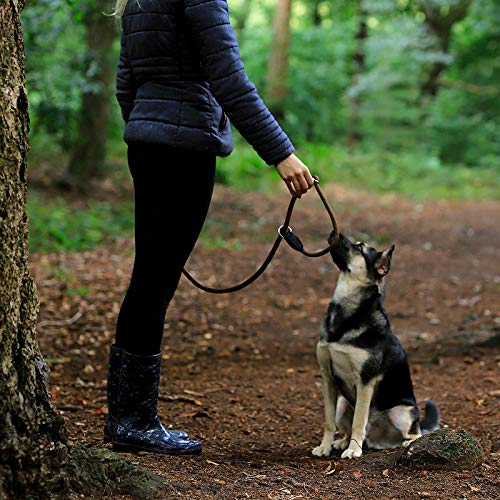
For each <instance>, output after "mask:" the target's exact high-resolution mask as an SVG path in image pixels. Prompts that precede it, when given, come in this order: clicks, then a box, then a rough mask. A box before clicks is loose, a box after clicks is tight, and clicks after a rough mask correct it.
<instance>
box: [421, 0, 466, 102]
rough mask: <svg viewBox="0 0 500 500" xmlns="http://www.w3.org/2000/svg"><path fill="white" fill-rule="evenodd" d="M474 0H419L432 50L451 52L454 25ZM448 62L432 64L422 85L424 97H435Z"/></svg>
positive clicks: (444, 52) (463, 15)
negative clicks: (439, 1) (443, 0)
mask: <svg viewBox="0 0 500 500" xmlns="http://www.w3.org/2000/svg"><path fill="white" fill-rule="evenodd" d="M471 1H472V0H458V1H453V2H451V1H450V2H448V4H447V5H443V4H442V3H438V2H435V0H418V5H419V8H420V10H421V11H422V12H423V14H424V16H425V25H426V28H427V32H428V33H429V35H430V37H431V39H432V40H433V44H432V45H431V47H430V48H431V50H436V51H439V52H441V53H443V54H449V52H450V42H451V35H452V29H453V25H454V24H455V23H457V22H458V21H461V20H462V19H463V18H464V17H465V16H466V15H467V11H468V9H469V6H470V4H471ZM446 67H447V64H446V63H445V62H443V61H437V62H435V63H433V64H432V65H430V67H429V69H428V71H427V75H426V76H425V78H424V80H423V82H422V85H421V87H420V94H421V96H422V97H429V98H431V99H433V98H435V97H436V96H437V94H438V92H439V89H440V86H441V82H440V79H441V74H442V73H443V71H444V70H445V69H446Z"/></svg>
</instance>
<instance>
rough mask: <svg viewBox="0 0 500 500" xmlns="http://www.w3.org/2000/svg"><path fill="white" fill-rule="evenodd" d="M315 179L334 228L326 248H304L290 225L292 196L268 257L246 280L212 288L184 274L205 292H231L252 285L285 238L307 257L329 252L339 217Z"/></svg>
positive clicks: (317, 179)
mask: <svg viewBox="0 0 500 500" xmlns="http://www.w3.org/2000/svg"><path fill="white" fill-rule="evenodd" d="M313 179H314V187H315V189H316V193H317V194H318V196H319V198H320V200H321V202H322V203H323V206H324V207H325V210H326V211H327V213H328V216H329V217H330V222H331V223H332V228H333V230H332V233H333V236H332V238H331V240H330V244H329V245H328V246H327V247H326V248H324V249H323V250H319V251H317V252H308V251H307V250H305V249H304V245H303V244H302V241H300V238H299V237H298V236H297V235H296V234H294V232H293V230H292V228H291V227H290V220H291V218H292V214H293V209H294V207H295V202H296V201H297V197H296V196H292V198H291V199H290V203H289V204H288V209H287V211H286V216H285V221H284V222H283V224H282V225H281V226H280V227H279V228H278V236H277V237H276V239H275V240H274V243H273V246H272V247H271V250H270V251H269V253H268V255H267V257H266V258H265V259H264V262H263V263H262V264H261V266H260V267H259V268H258V269H257V271H255V273H254V274H252V275H251V276H249V277H248V278H247V279H246V280H244V281H242V282H241V283H238V284H237V285H234V286H229V287H225V288H212V287H209V286H206V285H203V284H202V283H200V282H199V281H197V280H196V279H195V278H194V277H193V276H192V275H191V274H189V273H188V271H186V269H185V268H184V269H183V270H182V273H183V274H184V276H185V277H186V278H187V279H188V280H189V281H190V282H191V283H192V284H193V285H195V286H196V287H197V288H199V289H200V290H203V291H204V292H208V293H215V294H221V293H231V292H237V291H238V290H242V289H243V288H246V287H247V286H248V285H251V284H252V283H253V282H254V281H255V280H257V279H258V278H259V277H260V276H261V275H262V274H263V273H264V271H265V270H266V269H267V267H268V266H269V264H270V263H271V261H272V260H273V258H274V256H275V255H276V252H277V251H278V248H279V246H280V244H281V242H282V241H283V240H285V241H286V242H287V243H288V245H289V246H290V247H291V248H293V249H294V250H295V251H297V252H299V253H301V254H303V255H305V256H307V257H321V256H323V255H326V254H327V253H329V252H330V251H331V250H332V249H333V247H334V246H335V245H336V244H337V241H338V239H339V228H338V224H337V219H336V218H335V214H334V212H333V210H332V208H331V207H330V205H329V204H328V201H327V199H326V198H325V195H324V194H323V191H321V188H320V186H319V178H318V176H316V175H314V176H313ZM283 228H286V232H285V233H284V234H282V231H283Z"/></svg>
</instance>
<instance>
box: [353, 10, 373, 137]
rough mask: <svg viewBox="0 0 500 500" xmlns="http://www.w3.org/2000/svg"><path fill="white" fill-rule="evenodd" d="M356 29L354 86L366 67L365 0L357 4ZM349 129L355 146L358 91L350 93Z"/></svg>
mask: <svg viewBox="0 0 500 500" xmlns="http://www.w3.org/2000/svg"><path fill="white" fill-rule="evenodd" d="M357 10H358V12H357V18H358V29H357V31H356V36H355V38H356V45H355V50H354V54H353V72H352V73H353V74H352V80H351V82H352V83H351V85H352V86H356V85H357V84H358V82H359V79H360V78H361V77H362V75H363V73H364V72H365V69H366V54H365V44H366V39H367V38H368V25H367V16H368V12H367V8H366V2H365V0H359V2H358V6H357ZM350 122H351V130H350V132H349V136H348V141H349V145H350V146H355V145H356V144H357V143H358V142H359V141H360V140H361V139H362V132H361V128H360V125H361V96H360V94H359V93H353V94H352V95H351V110H350Z"/></svg>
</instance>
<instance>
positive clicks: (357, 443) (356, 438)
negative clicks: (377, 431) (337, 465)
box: [342, 382, 374, 458]
mask: <svg viewBox="0 0 500 500" xmlns="http://www.w3.org/2000/svg"><path fill="white" fill-rule="evenodd" d="M373 389H374V383H373V382H370V383H368V384H366V385H365V384H363V383H362V382H360V383H359V384H357V386H356V406H355V407H354V417H353V419H352V432H351V440H350V442H349V447H348V448H347V449H346V450H345V451H344V453H342V458H357V457H360V456H361V453H362V452H363V441H364V440H365V436H366V424H367V422H368V416H369V414H370V405H371V401H372V396H373Z"/></svg>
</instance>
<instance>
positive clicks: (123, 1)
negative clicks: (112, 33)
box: [111, 0, 140, 19]
mask: <svg viewBox="0 0 500 500" xmlns="http://www.w3.org/2000/svg"><path fill="white" fill-rule="evenodd" d="M135 1H136V2H137V5H139V7H140V3H139V0H135ZM128 2H129V0H116V3H115V10H114V11H113V13H112V14H111V15H112V16H114V17H115V18H116V19H120V18H121V17H122V16H123V13H124V12H125V9H126V8H127V4H128Z"/></svg>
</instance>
